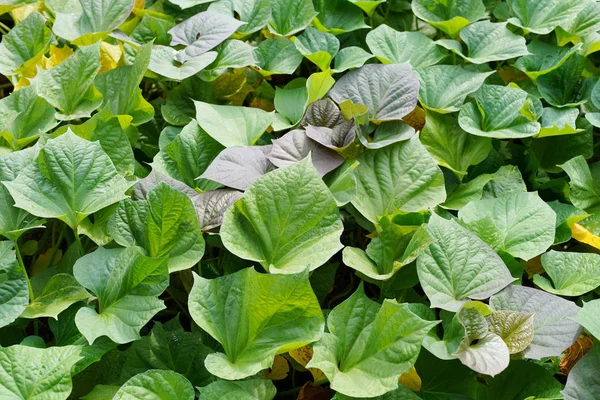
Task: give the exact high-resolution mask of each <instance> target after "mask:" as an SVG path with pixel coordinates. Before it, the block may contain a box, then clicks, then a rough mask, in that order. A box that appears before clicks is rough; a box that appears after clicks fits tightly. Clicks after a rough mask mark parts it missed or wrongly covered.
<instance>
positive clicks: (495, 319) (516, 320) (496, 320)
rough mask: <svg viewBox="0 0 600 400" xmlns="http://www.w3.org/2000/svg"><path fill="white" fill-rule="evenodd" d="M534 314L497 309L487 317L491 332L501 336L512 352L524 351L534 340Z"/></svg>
mask: <svg viewBox="0 0 600 400" xmlns="http://www.w3.org/2000/svg"><path fill="white" fill-rule="evenodd" d="M533 315H534V314H525V313H522V312H514V311H496V312H494V313H492V314H491V315H488V316H487V317H486V320H487V323H488V327H489V330H490V332H492V333H495V334H496V335H498V336H500V338H502V340H503V341H504V343H506V346H507V347H508V351H509V353H510V354H517V353H520V352H522V351H523V350H525V349H526V348H527V346H529V344H530V343H531V341H532V340H533Z"/></svg>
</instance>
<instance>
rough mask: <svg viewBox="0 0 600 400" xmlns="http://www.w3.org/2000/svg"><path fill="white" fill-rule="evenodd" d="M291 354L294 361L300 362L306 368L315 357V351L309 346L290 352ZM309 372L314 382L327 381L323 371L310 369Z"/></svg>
mask: <svg viewBox="0 0 600 400" xmlns="http://www.w3.org/2000/svg"><path fill="white" fill-rule="evenodd" d="M289 354H290V356H291V357H292V358H293V359H294V360H296V361H297V362H298V364H300V365H302V366H303V367H305V366H306V364H308V362H309V361H310V360H311V359H312V357H313V349H312V348H310V347H308V346H304V347H300V348H299V349H296V350H292V351H290V352H289ZM308 371H309V372H310V373H311V374H312V376H313V380H314V381H315V382H318V381H320V380H323V379H325V374H323V372H321V370H318V369H316V368H308Z"/></svg>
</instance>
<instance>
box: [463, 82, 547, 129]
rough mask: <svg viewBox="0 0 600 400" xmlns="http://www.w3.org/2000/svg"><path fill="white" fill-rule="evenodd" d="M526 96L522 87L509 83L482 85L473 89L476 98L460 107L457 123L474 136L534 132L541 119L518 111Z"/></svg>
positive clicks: (539, 127)
mask: <svg viewBox="0 0 600 400" xmlns="http://www.w3.org/2000/svg"><path fill="white" fill-rule="evenodd" d="M527 96H528V94H527V92H525V91H524V90H521V89H518V88H514V87H511V86H497V85H483V86H481V88H479V90H478V91H477V92H476V93H475V102H474V103H466V104H464V105H463V106H462V107H461V109H460V113H459V114H458V123H459V124H460V126H461V128H463V129H464V130H465V131H467V132H469V133H471V134H473V135H477V136H486V137H492V138H497V139H514V138H524V137H529V136H533V135H537V134H538V133H539V132H540V129H541V125H540V123H539V122H535V121H530V120H529V119H528V118H527V117H525V116H524V115H522V114H521V109H522V108H523V107H524V106H525V105H526V103H527V101H528V97H527Z"/></svg>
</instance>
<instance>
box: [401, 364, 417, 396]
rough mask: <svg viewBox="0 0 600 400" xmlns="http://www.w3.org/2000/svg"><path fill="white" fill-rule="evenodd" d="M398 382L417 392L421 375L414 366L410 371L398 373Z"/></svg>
mask: <svg viewBox="0 0 600 400" xmlns="http://www.w3.org/2000/svg"><path fill="white" fill-rule="evenodd" d="M398 383H400V384H401V385H403V386H406V387H407V388H409V389H411V390H414V391H417V392H418V391H420V390H421V384H422V382H421V377H420V376H419V374H418V373H417V370H416V369H415V367H413V368H412V369H411V370H410V371H408V372H405V373H403V374H402V375H400V378H399V379H398Z"/></svg>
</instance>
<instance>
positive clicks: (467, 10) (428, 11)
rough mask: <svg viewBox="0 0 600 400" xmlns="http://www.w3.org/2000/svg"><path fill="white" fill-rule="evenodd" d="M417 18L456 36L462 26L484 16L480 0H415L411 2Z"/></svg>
mask: <svg viewBox="0 0 600 400" xmlns="http://www.w3.org/2000/svg"><path fill="white" fill-rule="evenodd" d="M411 6H412V11H413V13H415V15H416V16H417V17H418V18H421V19H422V20H423V21H425V22H427V23H429V24H430V25H432V26H434V27H436V28H438V29H439V30H441V31H443V32H445V33H447V34H448V35H450V37H452V38H456V36H457V35H458V33H459V32H460V31H461V29H462V28H464V27H465V26H467V25H469V24H470V23H471V22H475V21H477V20H480V19H482V18H484V17H485V14H486V13H485V11H486V9H485V5H484V3H483V1H482V0H467V1H464V0H462V1H461V0H450V1H444V2H442V1H436V0H416V1H413V2H412V3H411Z"/></svg>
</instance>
